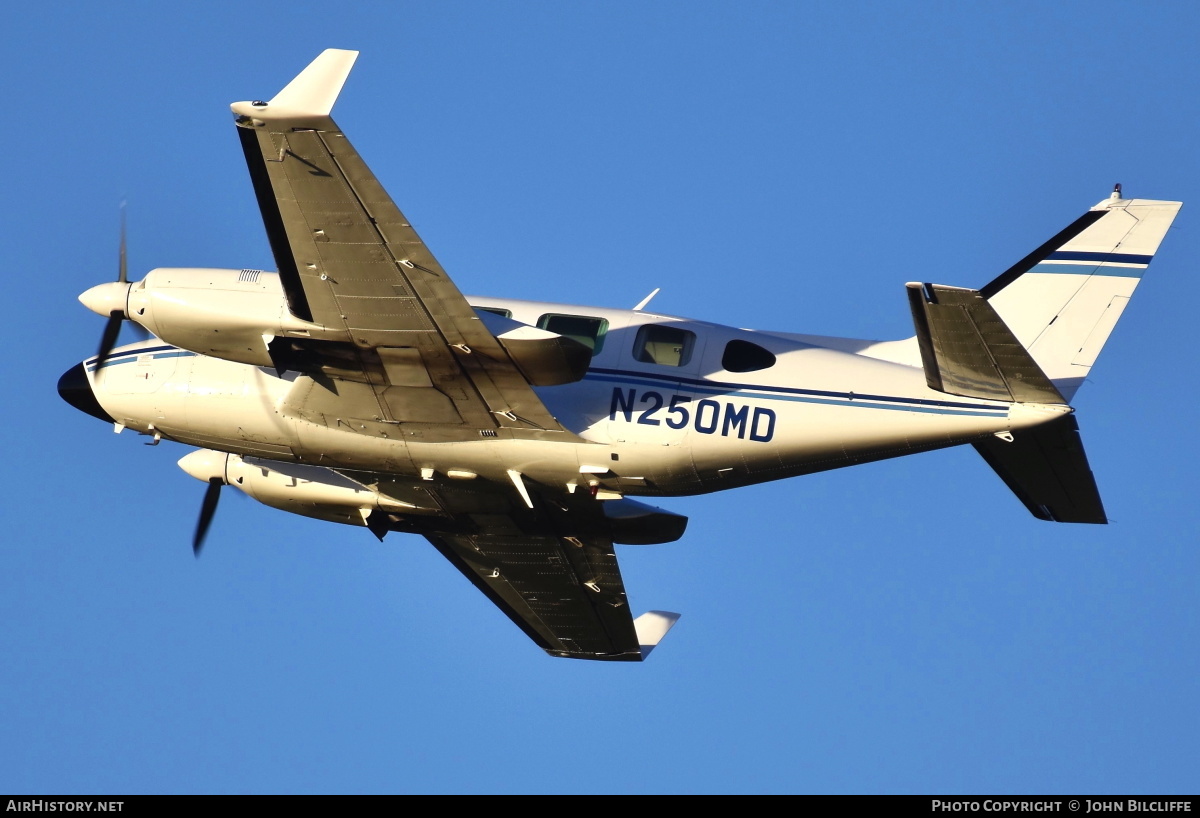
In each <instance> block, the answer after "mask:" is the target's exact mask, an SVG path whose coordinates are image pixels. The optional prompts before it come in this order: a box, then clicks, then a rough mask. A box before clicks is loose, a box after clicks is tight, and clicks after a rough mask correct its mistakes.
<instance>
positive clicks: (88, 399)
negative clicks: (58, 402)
mask: <svg viewBox="0 0 1200 818" xmlns="http://www.w3.org/2000/svg"><path fill="white" fill-rule="evenodd" d="M58 394H59V395H60V396H61V397H62V399H63V400H65V401H66V402H67V403H69V404H71V405H72V406H74V407H75V408H76V409H78V410H79V411H80V412H85V413H86V414H89V415H91V416H92V417H94V418H99V419H100V420H103V421H107V422H108V423H115V422H116V421H114V420H113V418H112V416H111V415H109V414H108V412H105V411H104V409H103V408H101V406H100V401H98V400H96V393H95V392H93V391H92V385H91V384H90V383H88V379H87V372H86V371H84V368H83V364H81V363H80V364H75V366H73V367H71V368H70V369H68V370H67V371H66V372H64V373H63V374H62V377H61V378H59V379H58Z"/></svg>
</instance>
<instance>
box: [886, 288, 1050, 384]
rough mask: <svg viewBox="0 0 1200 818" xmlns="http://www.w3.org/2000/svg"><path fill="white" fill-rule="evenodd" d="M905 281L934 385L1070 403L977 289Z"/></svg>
mask: <svg viewBox="0 0 1200 818" xmlns="http://www.w3.org/2000/svg"><path fill="white" fill-rule="evenodd" d="M905 286H906V287H907V288H908V301H909V306H910V307H911V308H912V314H913V323H914V324H915V325H916V329H917V342H918V344H919V345H920V348H921V363H922V365H923V366H924V367H925V381H926V383H928V384H929V388H930V389H936V390H938V391H939V392H948V393H950V394H951V395H963V396H964V397H970V398H985V399H988V400H1003V401H1012V402H1014V403H1066V401H1065V400H1064V399H1063V396H1062V395H1061V394H1059V391H1058V390H1057V389H1056V388H1055V387H1054V384H1052V383H1051V382H1050V379H1049V378H1047V377H1046V375H1045V373H1044V372H1042V369H1041V367H1039V366H1038V365H1037V363H1036V362H1035V361H1034V360H1033V358H1032V357H1031V356H1030V354H1029V352H1028V351H1027V350H1026V349H1025V347H1023V346H1021V342H1020V341H1018V340H1017V339H1016V336H1014V335H1013V334H1012V332H1011V331H1010V330H1009V329H1008V327H1007V326H1006V325H1005V323H1004V321H1003V320H1002V319H1001V318H1000V316H999V315H998V314H997V313H996V310H995V309H993V308H992V306H991V304H989V303H988V301H987V300H986V299H985V298H984V297H983V296H982V295H981V294H980V293H979V291H978V290H965V289H961V288H958V287H945V286H942V285H940V284H914V283H909V284H907V285H905Z"/></svg>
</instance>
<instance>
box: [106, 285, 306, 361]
mask: <svg viewBox="0 0 1200 818" xmlns="http://www.w3.org/2000/svg"><path fill="white" fill-rule="evenodd" d="M125 316H126V317H127V318H129V319H130V320H131V321H134V322H136V323H138V324H141V325H142V326H143V327H145V328H146V329H147V330H149V331H150V332H152V333H153V334H154V335H155V336H157V337H158V338H161V339H162V340H164V341H166V342H167V343H168V344H172V345H173V346H177V347H180V348H182V349H188V350H191V351H192V352H199V353H201V354H202V355H212V356H214V357H217V358H224V359H226V360H230V361H237V362H239V363H244V364H253V365H255V366H271V365H272V363H273V361H272V359H271V354H270V352H269V351H268V349H267V344H268V343H269V342H270V341H271V339H272V338H274V337H276V336H280V335H291V336H294V337H302V338H308V337H321V336H323V335H324V334H325V333H324V328H323V327H321V326H320V325H318V324H312V323H310V322H308V321H302V320H300V319H299V318H296V317H295V316H294V315H292V314H291V312H289V311H288V308H287V300H286V299H285V298H284V294H283V287H282V286H281V285H280V283H279V275H278V274H277V273H268V272H264V271H262V270H219V269H203V268H173V267H160V268H158V269H155V270H151V271H150V272H149V273H148V274H147V275H146V277H145V278H144V279H142V280H141V281H139V282H136V283H135V284H133V285H131V286H130V288H129V294H128V301H127V304H126V307H125Z"/></svg>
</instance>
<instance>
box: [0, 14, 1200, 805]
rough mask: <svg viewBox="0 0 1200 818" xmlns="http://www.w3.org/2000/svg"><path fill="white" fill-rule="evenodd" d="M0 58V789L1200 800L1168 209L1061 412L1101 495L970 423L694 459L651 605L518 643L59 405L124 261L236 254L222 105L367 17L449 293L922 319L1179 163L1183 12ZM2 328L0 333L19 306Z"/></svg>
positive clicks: (220, 262)
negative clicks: (878, 443) (0, 184)
mask: <svg viewBox="0 0 1200 818" xmlns="http://www.w3.org/2000/svg"><path fill="white" fill-rule="evenodd" d="M6 24H7V25H6V28H7V30H8V34H9V37H8V46H7V47H6V48H5V49H4V50H3V52H2V53H0V68H2V70H3V72H4V76H5V77H6V81H5V83H4V88H5V92H6V93H5V97H6V100H5V101H6V104H7V107H8V109H9V111H10V116H9V120H8V128H7V129H6V135H5V139H4V143H5V144H7V145H8V151H7V156H8V162H7V164H6V183H5V185H4V190H5V192H6V195H4V196H3V197H2V199H0V201H3V205H2V207H3V217H4V224H5V228H6V229H5V235H6V237H7V241H6V242H5V256H6V267H7V270H8V273H9V281H10V296H9V299H8V303H9V304H10V308H9V310H8V312H9V316H10V319H9V320H10V323H9V327H10V331H9V333H8V346H9V349H10V353H15V354H10V361H11V364H10V366H12V368H11V369H9V372H10V375H9V377H8V378H7V379H6V386H5V387H4V390H5V400H4V407H5V410H6V411H5V414H6V422H5V423H4V424H3V431H0V435H2V436H3V445H4V450H5V451H6V452H7V453H8V468H7V469H5V470H4V472H3V475H2V476H0V484H2V486H3V497H4V500H3V508H4V509H5V512H4V519H5V522H6V526H5V527H6V534H5V535H4V537H3V538H0V619H2V621H3V623H4V624H3V625H2V626H0V655H2V656H3V657H4V661H3V662H2V663H0V724H2V725H3V730H0V791H11V792H31V793H75V792H79V793H107V792H113V793H122V792H130V793H137V792H399V793H418V792H432V793H677V792H678V793H766V792H781V793H807V792H846V793H858V792H873V793H899V792H918V793H939V792H940V793H953V792H966V793H970V792H996V793H1000V792H1015V793H1020V792H1027V793H1054V792H1077V793H1105V792H1117V793H1125V792H1128V793H1137V792H1150V793H1159V792H1162V793H1166V792H1175V793H1194V792H1196V790H1197V787H1198V776H1197V772H1196V771H1197V769H1200V764H1198V757H1200V752H1198V751H1200V729H1198V728H1200V705H1198V704H1197V697H1196V695H1195V692H1196V679H1197V676H1198V671H1200V662H1198V659H1197V654H1198V649H1200V627H1198V625H1197V619H1198V614H1197V611H1196V594H1195V589H1196V586H1197V580H1198V578H1200V549H1198V548H1197V546H1198V544H1200V543H1198V542H1197V540H1198V539H1200V538H1198V536H1197V532H1198V530H1200V528H1198V511H1197V503H1196V496H1197V492H1198V490H1200V478H1198V477H1197V472H1196V466H1195V462H1196V459H1197V454H1198V446H1197V424H1196V419H1195V409H1194V407H1195V405H1196V399H1197V394H1196V386H1195V381H1196V371H1197V370H1196V363H1195V337H1194V336H1195V330H1194V326H1195V304H1197V303H1200V292H1198V289H1200V286H1198V284H1197V278H1196V276H1195V275H1194V268H1195V262H1194V259H1196V258H1197V257H1198V255H1200V231H1198V230H1197V228H1196V227H1195V226H1194V213H1193V211H1192V207H1195V204H1191V205H1188V204H1185V207H1184V210H1183V212H1182V214H1181V216H1180V218H1179V220H1178V221H1177V223H1176V227H1175V228H1173V229H1172V230H1171V231H1170V233H1169V234H1168V236H1167V238H1166V240H1165V241H1164V243H1163V247H1162V250H1161V252H1160V253H1159V255H1158V257H1157V258H1156V260H1155V262H1154V264H1153V265H1152V266H1151V268H1150V271H1149V274H1148V276H1147V277H1146V279H1145V282H1144V285H1143V287H1142V288H1140V289H1139V290H1138V294H1137V297H1136V299H1135V300H1134V302H1133V304H1132V305H1131V307H1130V308H1129V309H1128V310H1127V311H1126V313H1125V316H1124V318H1123V319H1122V322H1121V324H1120V326H1119V327H1118V328H1117V330H1116V332H1115V333H1114V336H1113V338H1112V339H1111V341H1110V343H1109V345H1108V347H1106V349H1105V351H1104V354H1103V355H1102V356H1101V358H1100V361H1099V363H1098V365H1097V367H1096V368H1095V369H1094V370H1093V376H1092V379H1091V382H1090V383H1088V384H1087V385H1085V387H1084V388H1083V389H1082V390H1081V391H1080V393H1079V395H1078V396H1077V399H1076V402H1075V405H1076V407H1077V409H1078V411H1079V414H1078V417H1079V421H1080V425H1081V427H1082V431H1083V437H1084V441H1085V443H1086V445H1087V451H1088V454H1089V457H1090V460H1091V464H1092V468H1093V470H1094V471H1095V473H1096V477H1097V481H1098V483H1099V485H1100V488H1101V490H1102V493H1103V496H1104V499H1105V504H1106V507H1107V510H1108V513H1109V516H1110V517H1111V519H1112V520H1113V523H1112V524H1111V525H1109V526H1104V527H1099V526H1069V525H1054V524H1049V523H1044V522H1040V521H1038V520H1035V519H1033V518H1032V517H1031V516H1030V515H1029V514H1028V513H1027V512H1026V511H1025V510H1024V508H1023V507H1022V506H1021V505H1020V504H1019V503H1018V502H1017V501H1016V500H1015V499H1014V498H1013V497H1012V496H1011V495H1010V493H1009V492H1008V491H1007V489H1006V488H1005V487H1004V486H1003V485H1002V484H1001V482H1000V481H999V480H998V479H997V478H996V477H995V476H994V475H993V474H992V473H991V471H990V470H989V469H988V468H987V467H986V465H985V464H984V463H983V462H982V461H981V460H980V459H979V458H978V456H977V455H976V454H975V453H974V452H973V451H971V450H970V449H957V450H948V451H942V452H936V453H931V454H925V455H919V456H916V457H910V458H903V459H900V460H895V461H891V462H886V463H878V464H872V465H867V466H860V467H857V468H853V469H848V470H843V471H838V472H831V473H827V474H820V475H813V476H809V477H805V478H799V479H794V480H789V481H783V482H779V483H775V484H770V485H765V486H759V487H753V488H747V489H740V490H737V491H734V492H729V493H724V494H718V495H711V496H707V497H699V498H687V499H681V500H673V501H667V502H664V503H663V505H664V506H666V507H668V508H671V509H673V510H676V511H679V512H682V513H685V514H688V515H690V516H691V524H690V527H689V531H688V534H687V535H686V537H685V538H684V539H683V540H682V541H680V542H677V543H673V544H669V545H662V546H653V547H623V548H621V549H620V551H619V556H620V558H621V564H622V569H623V572H624V575H625V580H626V586H627V589H628V591H629V594H630V597H631V600H632V605H633V607H634V608H636V609H639V610H646V609H652V608H660V609H667V610H676V611H681V612H682V613H683V618H682V619H681V620H680V623H679V625H678V626H677V627H676V628H675V629H674V631H672V632H671V634H670V635H669V637H668V638H667V639H666V640H665V641H664V643H663V645H662V647H660V648H659V650H657V651H656V652H655V654H654V655H653V656H652V657H651V659H650V661H648V662H646V663H644V664H641V665H623V664H622V665H609V664H603V663H586V662H571V661H564V660H555V659H550V658H549V657H547V656H545V655H544V654H543V653H542V652H541V651H540V650H538V649H537V648H536V647H535V646H534V645H533V644H532V643H530V642H529V641H528V639H527V638H526V637H525V636H524V635H523V634H522V633H520V632H519V631H518V630H517V629H516V628H515V627H513V626H512V624H511V623H509V622H508V620H507V619H505V618H504V617H503V616H502V615H500V614H499V613H498V612H496V611H495V609H493V608H492V607H491V605H490V604H489V603H488V602H487V601H486V600H485V599H484V598H483V597H482V596H481V595H480V594H479V593H478V592H477V591H475V590H474V589H473V588H471V587H470V586H469V585H468V584H467V583H466V582H465V581H464V580H463V578H462V577H461V576H460V575H458V574H457V572H455V571H454V570H453V569H452V568H451V567H450V566H449V565H448V564H446V563H445V562H444V561H443V560H442V559H441V558H440V557H439V556H438V555H437V553H436V552H435V551H434V550H433V549H432V548H431V547H430V546H428V544H426V543H425V542H424V541H423V540H420V539H418V538H414V537H405V536H401V535H392V536H389V537H388V539H387V541H386V543H384V544H382V545H380V544H378V543H377V542H375V540H374V539H373V538H372V537H371V536H370V535H369V534H366V533H365V532H364V531H361V530H354V529H349V528H343V527H339V526H334V525H331V524H326V523H320V522H316V521H312V520H305V519H300V518H294V517H290V516H288V515H285V514H283V513H282V512H277V511H273V510H270V509H267V508H265V507H262V506H259V505H257V504H256V503H255V502H254V501H252V500H250V499H248V498H243V497H239V496H236V495H235V493H234V492H228V494H229V495H231V496H228V497H226V498H225V499H224V500H223V502H222V506H221V509H220V513H219V514H218V517H217V520H216V522H215V523H214V525H213V528H212V530H211V532H210V534H209V540H208V545H207V547H206V549H205V552H204V557H203V559H201V560H199V561H195V560H193V559H192V555H191V550H190V546H189V542H190V536H191V531H192V527H193V525H194V520H195V515H196V513H197V511H198V509H199V505H200V500H201V497H202V495H203V486H202V485H201V484H199V483H197V482H196V481H194V480H193V479H191V478H190V477H188V476H187V475H185V474H184V473H183V472H182V471H180V470H179V469H178V468H177V467H176V466H175V461H176V460H177V459H178V458H179V457H180V456H182V455H183V454H184V450H183V449H182V447H179V446H175V445H173V444H171V445H168V444H163V445H162V446H159V447H157V448H149V447H144V446H142V445H141V443H142V441H141V440H140V439H138V438H136V437H134V436H132V435H129V434H126V435H121V436H116V435H114V434H112V431H111V429H110V428H109V427H106V426H104V425H103V424H101V423H99V422H98V421H95V420H94V419H92V418H89V417H86V416H84V415H82V414H80V413H78V412H76V411H75V410H73V409H71V408H70V407H68V406H67V405H66V404H64V403H62V402H61V401H60V400H59V398H58V396H57V394H56V393H55V390H54V384H55V381H56V380H57V378H58V376H59V374H60V373H61V372H62V371H63V370H65V369H66V368H68V367H69V366H71V365H72V364H74V363H75V362H77V361H79V360H81V359H82V358H84V357H87V356H89V355H91V354H93V353H94V350H95V347H96V344H97V343H98V339H99V335H100V332H101V327H102V324H103V321H102V319H100V318H99V317H97V316H95V315H94V314H92V313H90V312H88V311H87V310H85V309H84V308H83V307H82V306H81V305H80V304H79V303H78V302H77V301H76V295H77V294H78V293H80V292H82V291H83V290H84V289H86V288H88V287H90V286H92V285H93V284H96V283H99V282H103V281H108V280H111V279H112V278H113V277H114V276H115V268H116V244H117V224H118V216H117V213H118V205H119V203H120V202H121V201H122V200H127V201H128V214H129V241H130V251H129V259H130V265H131V272H132V273H133V274H134V275H138V276H140V274H141V273H143V272H144V271H146V270H148V269H150V268H153V267H157V266H219V267H235V268H240V267H265V268H271V267H272V266H273V262H272V261H271V257H270V252H269V249H268V247H267V243H266V240H265V237H264V235H263V230H262V224H261V221H260V220H259V217H258V213H257V209H256V207H255V203H254V199H253V195H252V192H251V189H250V184H249V180H248V177H247V175H246V171H245V168H244V164H243V160H242V158H241V152H240V149H239V147H238V145H237V141H236V137H235V133H234V127H233V124H232V121H231V118H230V115H229V111H228V103H230V102H232V101H234V100H239V99H252V98H258V97H269V96H271V95H273V94H274V93H275V91H277V90H278V89H279V88H280V87H282V85H283V84H284V83H286V82H287V81H288V80H289V79H290V78H291V77H292V76H293V75H294V74H295V73H296V72H297V71H298V70H299V69H300V68H302V67H303V66H304V65H306V64H307V63H308V61H309V60H311V59H312V57H314V56H315V55H316V54H317V53H319V52H320V51H321V50H322V49H324V48H327V47H337V48H351V49H357V50H360V51H361V52H362V56H361V57H360V59H359V61H358V64H357V66H356V67H355V69H354V72H353V73H352V75H351V77H350V81H349V84H348V85H347V87H346V90H345V92H344V93H343V95H342V98H341V100H340V102H339V104H338V107H337V109H336V111H335V115H336V116H337V120H338V122H339V124H340V125H341V126H342V127H343V128H344V129H345V130H346V131H347V133H348V134H349V136H350V137H351V138H352V139H353V140H354V142H355V145H356V146H357V147H358V149H359V151H360V152H361V153H362V154H363V156H364V157H365V158H366V159H367V161H368V162H369V163H370V164H371V166H372V167H373V169H374V170H375V171H376V173H377V175H378V176H379V177H380V179H381V180H382V181H383V182H384V184H385V185H386V186H387V187H388V189H389V190H390V192H391V193H392V195H393V197H394V198H395V199H396V201H397V203H398V204H399V205H400V206H401V207H402V208H403V209H404V210H405V212H406V214H407V215H408V216H409V218H410V219H411V220H412V222H413V223H414V224H415V225H416V226H417V227H418V229H419V230H420V231H421V233H422V236H423V237H424V239H425V240H426V242H427V243H428V244H429V246H430V247H431V248H432V249H433V251H434V252H435V253H436V254H437V255H438V257H439V259H440V260H441V262H442V263H443V265H444V266H445V267H446V269H447V270H448V271H449V272H450V273H451V275H453V276H454V277H455V279H456V281H457V282H458V283H459V285H460V286H461V287H462V289H463V290H464V291H466V292H468V293H475V294H481V295H500V296H511V297H518V298H530V299H545V300H556V301H567V302H575V303H584V304H587V303H592V304H602V305H609V306H617V307H622V306H632V305H633V304H635V303H637V302H638V301H639V300H640V299H641V298H642V297H643V296H644V295H645V294H646V293H647V292H648V291H649V290H650V289H652V288H654V287H661V288H662V293H661V294H660V295H659V296H658V297H657V299H656V301H655V306H656V308H658V309H659V310H662V311H666V312H671V313H675V314H681V315H689V316H693V317H696V318H701V319H706V320H713V321H721V322H725V323H729V324H735V325H738V326H748V327H756V328H762V329H776V330H788V331H794V332H810V333H818V334H829V335H845V336H854V337H870V338H898V337H904V336H906V335H908V334H911V323H910V317H909V312H908V307H907V303H906V300H905V295H904V290H903V284H904V282H905V281H910V280H921V281H937V282H941V283H946V284H952V285H959V286H978V285H981V284H983V283H985V282H986V281H988V280H989V279H991V278H992V277H993V276H995V275H996V274H997V273H998V272H1000V271H1002V270H1003V269H1005V268H1006V267H1008V266H1009V265H1010V264H1012V263H1013V262H1014V261H1016V260H1017V259H1019V258H1020V257H1022V256H1023V255H1025V253H1027V252H1028V251H1029V250H1031V249H1032V248H1034V247H1036V246H1037V245H1039V244H1040V243H1041V242H1042V241H1044V240H1045V239H1046V238H1048V237H1049V236H1051V235H1053V234H1054V233H1055V232H1057V231H1058V230H1059V229H1060V228H1062V227H1063V226H1065V225H1066V224H1068V223H1069V222H1070V221H1071V220H1073V219H1074V218H1075V217H1076V216H1078V215H1079V214H1080V213H1082V212H1083V211H1084V210H1085V209H1087V208H1088V207H1090V206H1091V205H1092V204H1094V203H1095V202H1097V201H1099V200H1100V199H1102V198H1104V197H1105V196H1107V194H1108V192H1109V190H1111V188H1112V185H1113V183H1115V182H1121V183H1123V184H1124V186H1125V192H1126V194H1127V195H1130V196H1137V197H1143V198H1163V199H1182V200H1183V201H1184V202H1185V203H1188V202H1192V203H1195V202H1196V201H1197V200H1198V199H1200V196H1197V195H1196V194H1197V192H1198V190H1197V187H1198V180H1197V163H1196V158H1195V157H1196V148H1195V142H1196V135H1197V125H1198V122H1197V114H1196V111H1197V108H1196V99H1197V98H1198V96H1200V93H1198V92H1200V88H1198V87H1197V85H1198V83H1197V64H1196V57H1195V35H1196V32H1197V30H1198V24H1200V12H1197V11H1196V10H1195V7H1194V5H1193V4H1188V3H1182V2H1160V3H1154V4H1134V3H1112V2H1088V3H1056V4H1041V3H932V2H929V3H921V4H910V3H837V4H834V3H798V2H795V3H778V2H775V3H767V2H740V3H736V4H735V3H705V2H687V3H668V2H656V3H624V2H605V3H591V2H578V3H570V4H560V3H535V2H524V3H517V2H496V3H483V2H479V3H467V2H447V3H437V4H430V3H411V2H394V3H356V4H340V5H339V4H328V3H313V2H288V3H266V2H255V1H254V0H249V1H248V2H243V3H236V4H235V3H227V4H196V5H190V6H187V5H185V6H180V7H167V6H165V5H164V4H157V3H155V4H151V3H126V4H117V5H116V6H113V5H111V4H109V5H108V6H105V7H100V6H97V5H94V4H84V3H45V4H25V6H24V7H23V8H21V9H18V10H16V11H10V12H9V13H8V15H7V17H6ZM14 321H15V326H14V325H13V322H14Z"/></svg>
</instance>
